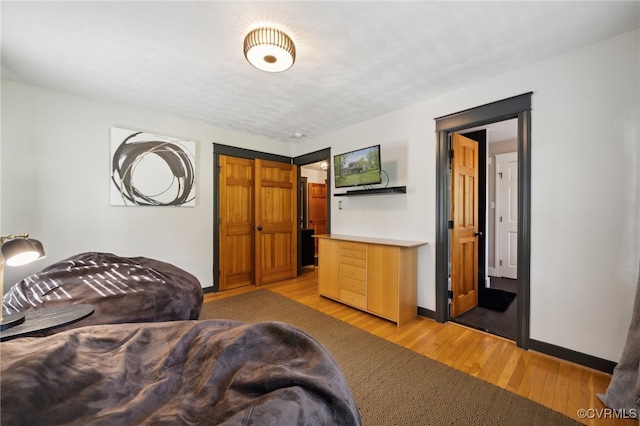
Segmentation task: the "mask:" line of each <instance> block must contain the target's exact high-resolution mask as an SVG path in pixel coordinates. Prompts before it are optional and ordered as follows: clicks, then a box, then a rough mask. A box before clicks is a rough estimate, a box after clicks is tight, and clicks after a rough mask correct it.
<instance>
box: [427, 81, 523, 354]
mask: <svg viewBox="0 0 640 426" xmlns="http://www.w3.org/2000/svg"><path fill="white" fill-rule="evenodd" d="M532 94H533V93H532V92H529V93H524V94H522V95H518V96H514V97H512V98H507V99H504V100H501V101H497V102H493V103H490V104H486V105H482V106H479V107H476V108H471V109H468V110H465V111H460V112H457V113H455V114H450V115H446V116H443V117H439V118H436V119H435V120H436V132H437V144H436V261H435V268H436V321H438V322H442V323H444V322H447V321H448V319H449V298H448V294H447V292H448V289H449V288H448V278H449V251H450V247H449V230H448V226H447V225H448V221H449V212H450V211H451V209H450V203H451V200H450V195H449V184H450V182H449V149H450V148H449V137H450V134H451V133H454V132H458V131H462V130H464V129H469V128H472V127H477V126H483V125H486V124H491V123H495V122H498V121H503V120H508V119H511V118H517V119H518V297H517V299H516V300H517V306H518V337H517V340H516V344H517V345H518V347H520V348H523V349H529V326H530V323H529V320H530V310H531V307H530V281H531V95H532Z"/></svg>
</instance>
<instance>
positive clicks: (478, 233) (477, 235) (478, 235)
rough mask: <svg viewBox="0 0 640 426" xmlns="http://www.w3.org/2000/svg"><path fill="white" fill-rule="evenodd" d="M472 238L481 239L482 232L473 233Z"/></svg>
mask: <svg viewBox="0 0 640 426" xmlns="http://www.w3.org/2000/svg"><path fill="white" fill-rule="evenodd" d="M473 236H474V237H482V232H474V233H473Z"/></svg>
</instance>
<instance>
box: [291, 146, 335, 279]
mask: <svg viewBox="0 0 640 426" xmlns="http://www.w3.org/2000/svg"><path fill="white" fill-rule="evenodd" d="M330 159H331V148H325V149H321V150H319V151H315V152H310V153H309V154H304V155H300V156H298V157H294V158H293V164H295V165H296V166H298V182H300V179H301V177H302V175H301V171H300V166H306V165H307V164H312V163H317V162H318V161H323V160H327V163H329V166H328V167H327V233H331V202H330V201H331V183H330V182H329V176H331V161H330ZM301 216H302V207H301V205H300V203H298V218H300V217H301ZM301 234H302V226H301V225H300V221H299V220H298V275H300V274H301V273H302V266H301V265H302V237H301Z"/></svg>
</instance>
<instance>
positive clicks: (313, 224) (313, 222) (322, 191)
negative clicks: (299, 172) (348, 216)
mask: <svg viewBox="0 0 640 426" xmlns="http://www.w3.org/2000/svg"><path fill="white" fill-rule="evenodd" d="M308 198H309V207H308V212H309V213H308V214H309V228H312V229H313V233H314V235H320V234H326V233H327V184H326V183H310V184H309V191H308ZM314 240H315V241H314V244H315V250H314V253H315V254H318V239H317V238H314Z"/></svg>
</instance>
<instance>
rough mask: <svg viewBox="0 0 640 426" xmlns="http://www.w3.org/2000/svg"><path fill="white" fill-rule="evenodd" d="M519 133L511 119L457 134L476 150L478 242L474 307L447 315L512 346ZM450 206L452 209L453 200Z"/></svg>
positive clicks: (515, 328) (514, 329)
mask: <svg viewBox="0 0 640 426" xmlns="http://www.w3.org/2000/svg"><path fill="white" fill-rule="evenodd" d="M517 129H518V127H517V119H511V120H505V121H501V122H496V123H492V124H488V125H486V126H480V127H476V128H472V129H466V130H461V131H460V132H457V133H455V134H456V135H458V134H459V135H462V136H464V137H467V138H469V139H471V140H472V141H475V142H476V143H477V144H478V154H479V155H478V164H477V166H478V189H477V196H476V197H475V198H473V199H474V200H477V206H475V207H476V208H477V220H478V224H477V225H478V226H477V228H478V229H477V230H476V231H475V232H477V234H478V236H477V238H476V239H474V240H473V241H474V242H475V241H477V243H478V247H477V251H478V253H477V255H476V257H477V264H478V266H477V269H478V272H477V277H478V280H477V283H478V284H477V300H474V302H475V303H474V304H473V306H472V307H470V308H469V309H468V310H466V311H465V312H462V313H457V312H453V311H450V318H451V320H452V321H454V322H456V323H458V324H462V325H465V326H468V327H472V328H475V329H479V330H482V331H485V332H488V333H491V334H495V335H498V336H501V337H505V338H507V339H510V340H514V341H515V340H516V338H517V332H518V330H517V320H518V318H517V302H516V301H515V300H516V299H517V293H518V292H517V235H518V234H517V232H518V231H517V220H518V216H517V199H518V198H517V197H518V188H517V183H518V179H517V176H518V175H517V173H518V170H517V161H518V158H517V157H518V156H517V150H518V144H517V136H518V135H517ZM453 186H454V187H455V183H454V184H453ZM452 200H453V201H452V204H453V205H454V208H455V203H456V199H454V198H453V197H452ZM452 233H453V230H452ZM450 241H451V240H450ZM451 246H452V247H459V246H460V245H459V244H455V245H454V244H453V243H452V244H451ZM450 262H451V259H450ZM474 266H475V265H474ZM456 270H458V269H455V268H452V271H456ZM449 290H451V285H450V288H449ZM454 294H455V292H454Z"/></svg>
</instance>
